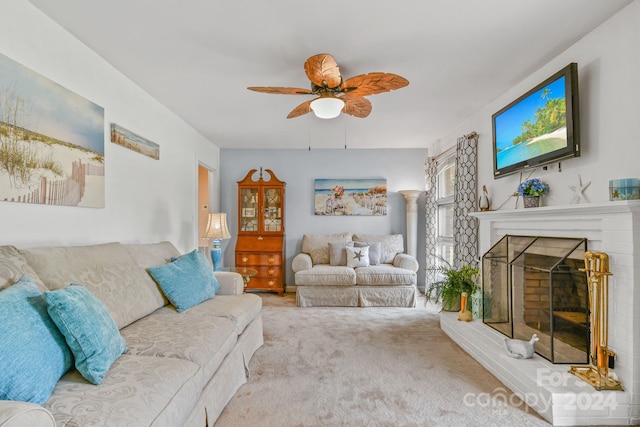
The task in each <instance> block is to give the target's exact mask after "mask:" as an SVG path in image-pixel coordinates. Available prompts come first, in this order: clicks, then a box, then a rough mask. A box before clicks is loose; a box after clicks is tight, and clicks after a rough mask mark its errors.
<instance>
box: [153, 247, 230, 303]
mask: <svg viewBox="0 0 640 427" xmlns="http://www.w3.org/2000/svg"><path fill="white" fill-rule="evenodd" d="M147 271H148V272H149V274H151V276H152V277H153V279H154V280H155V281H156V282H157V283H158V285H159V286H160V288H161V289H162V292H164V294H165V296H166V297H167V299H168V300H169V301H170V302H171V304H173V306H174V307H175V308H176V310H178V311H179V312H182V311H184V310H186V309H188V308H191V307H193V306H194V305H197V304H200V303H201V302H202V301H205V300H208V299H210V298H213V297H214V296H215V293H216V287H215V285H217V284H218V281H217V280H216V278H215V276H214V275H213V270H211V266H210V265H209V262H208V261H207V259H206V258H205V256H204V254H203V253H201V252H198V251H197V250H194V251H191V252H189V253H188V254H186V255H182V256H181V257H178V258H176V259H175V260H174V261H172V262H170V263H168V264H164V265H160V266H158V267H150V268H148V269H147ZM218 286H219V285H218Z"/></svg>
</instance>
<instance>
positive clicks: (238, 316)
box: [190, 294, 262, 334]
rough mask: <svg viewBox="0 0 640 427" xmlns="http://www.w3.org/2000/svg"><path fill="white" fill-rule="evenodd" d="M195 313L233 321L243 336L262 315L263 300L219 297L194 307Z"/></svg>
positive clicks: (230, 296)
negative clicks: (254, 320)
mask: <svg viewBox="0 0 640 427" xmlns="http://www.w3.org/2000/svg"><path fill="white" fill-rule="evenodd" d="M191 311H193V312H195V313H196V314H199V315H207V316H216V317H224V318H225V319H229V320H231V321H232V322H233V323H234V325H235V327H236V332H237V333H238V334H241V333H242V332H244V330H245V328H246V327H247V325H249V323H251V322H252V321H253V319H255V318H256V317H258V316H259V315H260V312H261V311H262V298H260V297H259V296H258V295H253V294H243V295H219V296H216V297H215V298H213V299H210V300H208V301H205V302H203V303H202V304H199V305H198V306H196V307H194V308H193V309H192V310H190V312H191Z"/></svg>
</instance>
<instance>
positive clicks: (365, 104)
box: [340, 95, 371, 119]
mask: <svg viewBox="0 0 640 427" xmlns="http://www.w3.org/2000/svg"><path fill="white" fill-rule="evenodd" d="M340 99H342V100H343V101H344V108H343V109H342V112H343V113H345V114H349V115H350V116H354V117H360V118H361V119H364V118H365V117H367V116H368V115H369V113H371V101H369V100H368V99H367V98H363V97H361V96H352V95H345V96H342V97H340Z"/></svg>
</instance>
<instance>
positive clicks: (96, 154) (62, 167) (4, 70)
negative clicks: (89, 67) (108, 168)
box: [0, 54, 105, 208]
mask: <svg viewBox="0 0 640 427" xmlns="http://www.w3.org/2000/svg"><path fill="white" fill-rule="evenodd" d="M104 136H105V135H104V109H103V108H102V107H100V106H98V105H96V104H94V103H93V102H91V101H89V100H87V99H85V98H83V97H81V96H79V95H77V94H75V93H73V92H71V91H70V90H68V89H66V88H64V87H62V86H61V85H59V84H57V83H55V82H53V81H51V80H49V79H47V78H46V77H44V76H42V75H41V74H38V73H36V72H34V71H32V70H30V69H29V68H27V67H25V66H23V65H21V64H19V63H17V62H15V61H13V60H12V59H10V58H8V57H6V56H4V55H1V54H0V201H1V202H19V203H37V204H46V205H60V206H79V207H91V208H103V207H104V205H105V179H104Z"/></svg>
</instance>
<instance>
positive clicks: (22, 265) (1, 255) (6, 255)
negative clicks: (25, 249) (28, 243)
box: [0, 246, 47, 292]
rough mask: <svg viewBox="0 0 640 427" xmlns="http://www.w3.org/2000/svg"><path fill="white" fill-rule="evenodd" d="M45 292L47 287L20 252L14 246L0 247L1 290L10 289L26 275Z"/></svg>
mask: <svg viewBox="0 0 640 427" xmlns="http://www.w3.org/2000/svg"><path fill="white" fill-rule="evenodd" d="M25 274H26V275H27V276H29V278H31V280H32V281H33V282H34V283H35V284H36V285H38V286H39V287H40V289H41V290H42V291H43V292H44V291H46V290H47V287H46V286H45V285H44V283H42V280H40V278H39V277H38V275H37V274H36V272H35V271H33V268H31V266H30V265H29V264H28V263H27V260H26V259H25V258H24V257H23V256H22V254H21V253H20V251H19V250H18V249H16V248H15V247H14V246H0V290H2V289H5V288H8V287H9V286H11V285H12V284H14V283H15V282H17V281H18V280H20V278H21V277H22V276H24V275H25Z"/></svg>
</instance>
